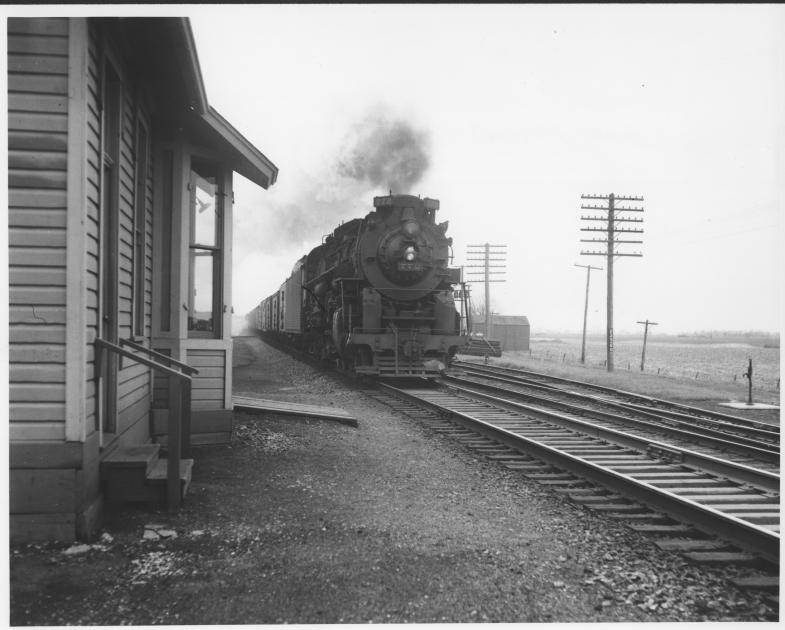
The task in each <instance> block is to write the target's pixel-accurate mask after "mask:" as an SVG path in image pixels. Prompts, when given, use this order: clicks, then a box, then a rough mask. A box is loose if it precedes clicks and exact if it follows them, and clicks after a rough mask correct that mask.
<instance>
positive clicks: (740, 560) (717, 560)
mask: <svg viewBox="0 0 785 630" xmlns="http://www.w3.org/2000/svg"><path fill="white" fill-rule="evenodd" d="M684 557H685V558H687V559H688V560H692V561H693V562H698V563H700V564H731V563H733V564H746V565H751V564H758V563H760V558H758V557H757V556H755V555H753V554H751V553H747V552H745V551H690V552H687V553H685V554H684Z"/></svg>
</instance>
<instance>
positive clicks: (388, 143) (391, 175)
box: [337, 115, 429, 194]
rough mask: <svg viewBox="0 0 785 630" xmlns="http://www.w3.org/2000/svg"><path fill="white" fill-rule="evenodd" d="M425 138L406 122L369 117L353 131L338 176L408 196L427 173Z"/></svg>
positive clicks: (424, 135) (338, 169)
mask: <svg viewBox="0 0 785 630" xmlns="http://www.w3.org/2000/svg"><path fill="white" fill-rule="evenodd" d="M427 145H428V136H427V134H426V133H425V132H423V131H418V130H416V129H414V127H412V126H411V125H410V124H409V123H408V122H407V121H405V120H400V119H399V120H390V119H388V118H386V117H383V116H379V115H376V116H369V117H368V118H366V119H365V120H364V121H363V122H362V123H360V124H359V125H357V126H356V127H354V128H353V129H352V131H351V132H350V134H349V135H348V137H347V142H346V144H345V149H344V155H343V156H342V157H341V158H340V159H339V161H338V167H337V172H338V174H339V175H342V176H344V177H348V178H351V179H354V180H357V181H360V182H367V183H369V184H371V185H373V186H374V187H381V188H382V189H383V190H385V191H387V190H392V192H393V193H394V194H403V193H408V192H410V191H411V190H412V187H413V186H414V185H415V184H416V183H417V182H419V181H420V180H421V179H422V177H423V175H424V174H425V171H426V170H427V169H428V164H429V159H428V154H427V152H426V149H427Z"/></svg>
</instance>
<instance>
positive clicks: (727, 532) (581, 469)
mask: <svg viewBox="0 0 785 630" xmlns="http://www.w3.org/2000/svg"><path fill="white" fill-rule="evenodd" d="M380 387H382V388H384V389H386V390H388V391H390V392H391V393H393V394H395V395H397V396H401V397H404V398H407V399H409V400H413V401H416V402H417V403H418V404H420V405H425V406H427V407H430V408H432V409H435V410H437V411H439V412H440V413H447V414H449V415H450V416H451V417H452V418H454V419H455V420H456V421H457V422H458V423H459V424H462V425H464V426H466V427H467V428H470V429H472V430H474V431H478V432H479V433H481V434H483V435H485V436H487V437H490V438H491V439H494V440H496V441H499V442H501V443H503V444H505V445H507V446H509V447H511V448H513V449H516V450H525V451H526V452H527V453H532V454H534V456H535V457H537V458H539V459H542V460H544V461H546V462H548V463H550V464H552V465H555V466H557V467H559V468H562V469H564V470H567V471H569V472H571V473H574V474H576V475H578V476H581V477H584V478H589V479H591V480H592V481H595V482H596V483H599V484H601V485H603V486H605V487H606V488H609V489H611V490H614V491H617V492H620V493H622V494H624V495H627V496H630V495H632V496H634V497H635V498H636V499H638V500H640V501H641V502H643V503H645V504H647V505H648V506H649V507H652V508H654V509H657V510H661V511H663V512H665V513H667V514H669V515H671V516H673V517H675V518H676V519H678V520H680V521H683V522H687V523H691V524H693V525H694V526H695V527H697V528H698V529H701V530H703V531H706V532H710V533H712V534H715V535H717V536H720V537H724V538H728V539H731V540H733V542H734V543H735V544H737V545H739V546H740V547H742V548H745V549H748V550H750V551H753V552H754V553H756V554H759V555H760V556H762V557H763V558H765V559H766V560H768V561H769V562H772V563H774V564H779V534H777V533H776V532H774V531H772V530H771V529H767V528H764V527H760V526H758V525H755V524H754V523H751V522H749V521H745V520H743V519H741V518H738V517H736V516H732V515H729V514H726V513H723V512H721V511H720V510H717V509H714V508H712V507H710V506H707V505H703V504H701V503H698V502H697V501H694V500H691V499H689V498H688V497H686V496H679V495H677V494H675V493H674V492H670V491H668V490H666V489H662V488H658V487H656V486H655V485H653V484H651V483H648V482H646V481H643V480H640V479H635V478H634V477H632V476H630V475H626V474H624V473H621V472H617V471H615V470H612V469H610V468H608V467H606V466H603V465H600V464H596V463H593V462H591V461H587V460H586V459H583V458H581V457H578V456H574V455H571V454H570V453H568V452H566V451H565V450H562V449H560V448H557V447H554V446H549V445H547V444H545V443H543V442H541V441H538V440H534V439H532V438H529V437H526V436H524V435H520V434H518V433H515V432H514V431H511V430H508V429H505V428H503V427H499V426H496V425H494V424H493V423H491V422H488V421H485V420H483V419H481V418H477V417H474V416H472V415H471V414H470V413H466V412H464V411H459V410H456V409H450V408H449V407H446V406H443V405H440V404H438V403H436V402H433V401H429V400H427V399H424V398H423V397H421V396H420V395H418V394H415V393H413V392H412V390H402V389H399V388H397V387H394V386H392V385H388V384H380ZM420 391H422V390H420ZM425 391H431V392H432V391H433V390H425ZM481 396H482V397H485V398H492V397H488V396H485V395H481ZM506 404H508V403H503V404H500V405H499V406H501V407H502V409H504V405H506ZM513 406H514V407H523V406H521V405H517V404H515V403H513ZM531 412H532V413H534V414H539V413H540V411H539V410H531ZM546 415H551V416H552V415H555V414H546ZM571 422H577V421H571ZM578 424H579V425H587V423H581V422H578ZM592 429H594V430H593V431H592ZM582 431H583V432H584V433H589V435H591V436H593V437H599V438H601V439H605V438H604V436H605V435H607V434H608V433H615V434H618V433H620V432H616V431H610V430H607V429H604V430H603V429H601V428H599V427H592V425H587V427H586V429H583V430H582ZM663 446H664V445H663ZM665 448H666V451H669V450H670V447H665ZM712 459H715V458H706V457H704V456H700V455H698V454H692V453H691V454H690V457H689V458H688V461H685V462H682V464H683V465H685V466H689V465H690V463H692V464H693V465H694V464H696V462H697V461H700V460H703V461H708V462H710V461H711V460H712ZM734 467H740V466H739V465H738V464H737V465H734ZM701 470H702V471H703V472H710V471H711V469H710V468H707V467H705V466H702V467H701ZM755 472H756V473H758V474H759V475H760V476H761V479H762V480H765V481H768V482H770V483H771V484H773V482H775V481H776V485H775V487H776V489H777V491H778V490H779V476H778V475H772V474H770V473H763V471H755Z"/></svg>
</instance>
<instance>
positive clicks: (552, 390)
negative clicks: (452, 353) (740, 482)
mask: <svg viewBox="0 0 785 630" xmlns="http://www.w3.org/2000/svg"><path fill="white" fill-rule="evenodd" d="M455 365H456V367H459V368H460V370H461V371H462V372H463V375H455V374H452V375H447V376H445V378H444V380H445V381H446V382H453V383H457V384H464V385H467V386H468V383H469V382H471V383H472V384H473V385H474V386H475V387H477V388H482V389H484V390H486V391H491V392H496V393H499V394H501V392H507V393H508V394H509V395H510V396H514V397H516V398H519V399H525V400H527V401H529V402H541V403H543V404H545V405H548V406H549V407H554V408H559V409H561V410H563V411H565V412H569V413H578V414H580V415H591V416H592V417H595V418H597V419H603V420H606V421H610V422H615V423H619V424H622V425H623V424H626V425H628V426H629V427H630V428H632V427H635V428H636V429H642V430H647V431H653V432H658V433H661V434H663V433H664V434H668V435H671V436H673V437H676V438H679V439H682V440H686V441H689V442H693V443H697V444H703V445H707V446H710V447H712V448H718V449H722V450H727V451H732V452H735V453H739V454H741V455H743V456H746V457H749V458H750V461H749V462H748V463H750V464H751V465H761V464H762V465H764V466H768V467H772V468H775V469H777V470H778V469H779V460H780V443H779V437H780V433H779V427H776V426H773V425H769V424H765V423H758V422H753V421H750V420H748V419H746V418H739V417H737V416H732V415H729V414H721V413H718V412H714V411H709V410H705V409H699V408H696V407H689V406H686V405H680V404H677V403H671V402H669V401H664V400H660V399H656V398H651V397H648V396H642V395H639V394H633V393H630V392H622V391H619V390H615V389H611V388H608V387H603V386H599V385H593V384H590V383H583V382H580V381H571V380H568V379H562V378H559V377H550V376H547V375H543V374H535V373H532V372H527V371H524V370H518V369H513V368H500V367H497V366H492V367H491V366H484V365H478V364H475V363H467V362H456V364H455ZM576 390H577V391H576ZM581 390H582V391H581Z"/></svg>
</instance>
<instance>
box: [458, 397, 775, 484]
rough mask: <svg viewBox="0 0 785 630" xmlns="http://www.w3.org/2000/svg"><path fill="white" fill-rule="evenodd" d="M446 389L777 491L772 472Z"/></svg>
mask: <svg viewBox="0 0 785 630" xmlns="http://www.w3.org/2000/svg"><path fill="white" fill-rule="evenodd" d="M449 388H450V389H455V390H456V391H460V392H461V393H465V394H468V395H470V396H472V397H474V398H480V399H482V400H484V401H486V402H488V403H490V404H492V405H496V406H499V407H501V408H503V409H507V410H510V411H514V412H518V413H520V412H523V413H526V414H529V415H532V416H535V417H539V418H542V419H544V420H546V421H548V422H552V423H556V424H559V425H561V426H566V427H569V428H571V429H573V430H575V431H580V432H581V433H584V434H587V435H590V436H592V437H597V438H600V439H603V440H607V441H609V442H613V443H615V444H619V445H622V446H626V447H628V448H634V449H639V450H643V451H646V450H648V449H650V448H652V447H654V448H658V449H661V450H665V451H669V452H674V453H678V454H679V456H680V463H682V464H683V465H685V466H693V467H695V468H699V469H701V470H703V471H706V472H711V473H714V474H716V475H721V476H723V477H725V478H727V479H731V480H733V481H735V482H737V483H742V484H751V485H754V486H757V487H759V488H761V489H763V490H766V491H768V492H779V488H780V476H779V475H778V474H776V473H773V472H769V471H766V470H760V469H758V468H753V467H752V466H747V465H745V464H739V463H737V462H730V461H727V460H724V459H720V458H719V457H714V456H713V455H704V454H702V453H698V452H696V451H691V450H689V449H686V448H681V447H678V446H673V445H671V444H666V443H665V442H659V441H656V440H649V439H646V438H643V437H640V436H637V435H633V434H631V433H627V432H626V431H619V430H617V429H611V428H609V427H602V426H599V425H596V424H594V423H592V422H588V421H586V420H579V419H578V418H572V417H570V416H565V415H562V414H560V413H555V412H553V411H548V410H547V409H542V408H539V407H531V406H529V405H524V404H522V403H519V402H516V401H514V400H507V399H505V398H500V397H498V396H490V395H488V394H485V393H484V392H479V391H476V390H472V389H470V388H467V387H456V386H454V385H451V386H449Z"/></svg>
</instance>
